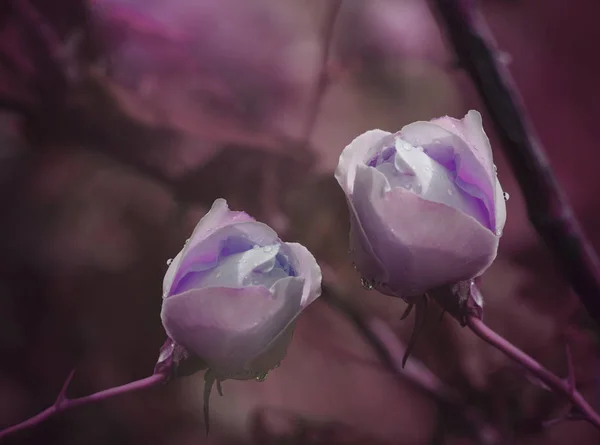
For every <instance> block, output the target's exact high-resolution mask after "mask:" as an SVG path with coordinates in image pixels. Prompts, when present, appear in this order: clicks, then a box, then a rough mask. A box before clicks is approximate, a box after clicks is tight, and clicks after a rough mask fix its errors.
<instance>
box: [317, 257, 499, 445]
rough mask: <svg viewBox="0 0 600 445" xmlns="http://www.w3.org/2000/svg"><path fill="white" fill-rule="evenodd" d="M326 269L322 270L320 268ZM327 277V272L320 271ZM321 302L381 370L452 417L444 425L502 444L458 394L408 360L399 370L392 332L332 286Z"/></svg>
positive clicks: (488, 444)
mask: <svg viewBox="0 0 600 445" xmlns="http://www.w3.org/2000/svg"><path fill="white" fill-rule="evenodd" d="M324 269H326V268H324ZM324 272H325V273H327V270H324ZM321 298H323V300H324V301H325V302H326V303H327V304H329V305H330V306H331V307H333V308H335V309H337V310H338V311H339V312H340V313H341V314H342V315H344V316H345V317H346V318H347V319H348V320H349V321H350V322H351V323H352V325H353V326H354V327H355V328H356V330H357V331H358V332H359V333H360V334H361V335H362V337H363V338H364V340H365V341H366V342H367V343H368V344H369V345H370V346H371V347H372V348H373V350H374V351H375V354H376V355H377V357H378V358H379V360H381V363H382V364H383V365H384V366H385V368H386V369H387V370H388V371H389V372H390V373H392V374H393V375H395V376H397V377H398V378H400V379H402V380H405V381H409V382H410V383H411V384H412V385H414V386H415V387H416V388H417V389H419V390H420V391H421V392H423V393H424V394H425V395H427V396H429V397H431V398H432V399H433V400H435V402H436V403H437V404H438V405H439V406H440V408H441V409H442V410H443V412H444V413H445V414H450V415H452V417H453V422H448V424H455V425H456V424H460V425H463V426H464V427H465V428H466V429H467V430H468V431H469V432H470V434H471V436H472V437H473V438H474V439H475V440H477V441H478V443H480V444H482V445H498V444H500V443H505V442H504V441H503V439H502V437H501V434H500V432H499V431H498V430H497V429H496V428H495V427H494V426H493V425H491V424H490V423H489V422H487V421H486V420H485V419H483V418H482V416H481V414H480V413H479V412H478V411H477V410H476V409H475V408H473V407H471V406H468V405H467V403H466V402H465V401H464V400H463V399H462V397H461V395H460V393H459V392H458V391H456V390H454V389H452V388H448V387H447V386H446V385H445V384H444V383H443V382H441V381H440V380H439V379H438V378H437V377H436V376H435V375H434V374H433V373H432V372H431V371H430V370H429V369H427V367H426V366H425V365H424V364H423V363H421V362H419V361H418V360H416V359H414V358H412V359H411V360H410V361H409V362H408V363H407V364H406V367H405V368H402V356H403V354H404V350H405V347H404V345H402V343H401V342H400V340H399V339H398V337H397V336H396V334H395V333H394V332H393V331H392V329H391V328H390V327H389V326H388V325H387V324H386V323H385V322H383V321H382V320H378V319H375V318H371V319H370V320H367V319H365V318H364V317H363V315H362V314H361V313H360V312H359V311H358V310H357V309H356V308H354V307H353V305H352V304H351V303H349V302H347V301H346V300H345V299H344V298H343V297H342V296H341V295H340V291H339V290H338V289H336V286H335V285H332V284H327V283H324V284H323V295H322V297H321Z"/></svg>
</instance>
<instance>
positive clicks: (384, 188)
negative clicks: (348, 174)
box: [353, 166, 498, 297]
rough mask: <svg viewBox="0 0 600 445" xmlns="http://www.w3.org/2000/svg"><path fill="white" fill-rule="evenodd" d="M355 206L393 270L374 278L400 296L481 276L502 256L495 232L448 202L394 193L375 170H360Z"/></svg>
mask: <svg viewBox="0 0 600 445" xmlns="http://www.w3.org/2000/svg"><path fill="white" fill-rule="evenodd" d="M353 202H354V204H355V206H356V212H357V215H358V218H359V220H360V222H361V224H362V226H363V228H364V230H365V232H366V233H367V234H368V235H369V239H370V243H371V246H372V247H373V250H374V251H375V253H376V255H377V256H378V257H379V258H380V259H381V260H382V263H383V264H385V265H386V267H388V268H390V270H389V271H388V272H387V274H386V276H383V277H368V278H372V279H375V280H381V281H382V282H383V283H384V284H386V285H387V286H388V287H389V288H390V289H391V290H392V291H393V292H394V293H395V294H397V295H399V296H403V297H410V296H416V295H420V294H422V293H424V292H426V291H427V290H429V289H431V288H433V287H436V286H440V285H444V284H449V283H456V282H458V281H462V280H466V279H470V278H472V277H474V276H478V275H480V274H481V273H483V271H484V270H485V269H486V268H487V267H489V265H490V264H491V263H492V261H493V260H494V258H495V256H496V250H497V247H498V237H497V236H496V235H495V234H494V233H492V232H491V231H490V230H489V229H487V228H485V227H483V226H482V225H481V224H480V223H478V222H477V221H476V220H475V219H473V218H471V217H470V216H467V215H465V214H463V213H461V212H459V211H457V210H455V209H453V208H451V207H448V206H446V205H445V204H439V203H434V202H430V201H426V200H424V199H422V198H420V197H419V196H417V195H416V194H414V193H412V192H410V191H407V190H404V189H402V188H394V189H392V190H389V187H388V184H387V181H386V179H385V177H384V176H383V175H382V174H381V173H380V172H378V171H377V170H375V169H373V168H368V167H367V166H359V167H358V168H357V171H356V182H355V186H354V197H353ZM359 261H360V262H364V261H368V259H367V260H363V259H358V258H357V262H359ZM359 268H360V266H359ZM363 273H364V271H363Z"/></svg>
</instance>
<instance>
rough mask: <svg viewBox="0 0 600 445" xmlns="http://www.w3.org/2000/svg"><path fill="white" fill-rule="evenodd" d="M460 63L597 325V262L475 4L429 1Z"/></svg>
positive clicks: (544, 233)
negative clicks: (473, 85)
mask: <svg viewBox="0 0 600 445" xmlns="http://www.w3.org/2000/svg"><path fill="white" fill-rule="evenodd" d="M430 1H431V5H432V8H433V10H434V11H436V12H437V13H438V17H439V21H440V23H441V25H442V26H443V27H444V28H445V31H446V33H447V35H448V37H449V39H450V42H451V44H452V46H453V48H454V51H455V53H456V55H457V56H458V58H459V63H460V66H461V67H462V68H464V69H465V70H466V71H467V73H468V74H469V76H470V77H471V80H472V82H473V83H474V84H475V87H476V88H477V90H478V92H479V94H480V96H481V98H482V99H483V103H484V104H485V106H486V108H487V110H488V112H489V114H490V116H491V118H492V121H493V122H494V124H495V127H496V131H497V134H498V136H499V138H500V140H501V142H502V145H503V147H504V151H505V153H506V156H507V158H508V160H509V162H510V164H511V166H512V169H513V171H514V174H515V176H516V178H517V181H518V182H519V185H520V187H521V190H522V192H523V196H524V198H525V203H526V206H527V213H528V216H529V220H530V221H531V223H532V225H533V226H534V228H535V229H536V230H537V232H538V234H539V235H540V236H541V237H542V239H543V240H544V241H545V243H546V244H547V245H548V247H549V248H550V250H551V251H552V252H553V254H554V256H555V257H556V259H557V260H558V262H559V263H560V264H561V266H562V269H563V271H564V273H565V275H566V277H567V279H568V280H569V281H570V283H571V286H572V287H573V289H574V290H575V292H576V293H577V294H578V295H579V298H580V299H581V302H582V303H583V305H584V306H585V308H586V309H587V311H588V313H589V315H590V316H591V317H592V318H593V319H594V320H595V321H596V323H599V324H600V262H599V261H598V256H597V255H596V253H595V252H594V249H593V247H592V246H591V244H590V243H589V242H588V240H587V239H586V237H585V235H584V233H583V231H582V229H581V227H580V226H579V223H578V222H577V219H576V218H575V215H574V213H573V210H572V209H571V207H570V205H569V203H568V201H567V198H566V195H565V193H564V192H563V190H562V189H561V187H560V185H559V184H558V181H557V180H556V178H555V177H554V175H553V173H552V169H551V168H550V165H549V163H548V159H547V158H546V155H545V153H544V149H543V147H542V144H541V143H540V141H539V140H538V137H537V135H536V134H535V131H534V130H533V128H532V126H531V124H530V123H529V118H528V116H527V113H526V111H525V109H524V107H523V105H522V100H521V97H520V94H519V92H518V90H517V87H516V85H515V83H514V81H513V79H512V77H511V75H510V73H509V71H508V69H507V68H506V66H505V65H504V63H502V62H501V61H500V60H499V59H498V57H497V54H498V51H497V49H496V45H495V42H494V39H493V36H492V34H491V31H490V29H489V27H488V26H487V24H486V23H485V20H484V18H483V16H482V14H481V13H480V12H479V11H478V10H477V8H476V7H475V5H474V1H472V0H469V1H466V0H462V1H461V0H430Z"/></svg>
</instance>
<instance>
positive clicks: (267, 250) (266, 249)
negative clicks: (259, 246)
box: [263, 246, 273, 253]
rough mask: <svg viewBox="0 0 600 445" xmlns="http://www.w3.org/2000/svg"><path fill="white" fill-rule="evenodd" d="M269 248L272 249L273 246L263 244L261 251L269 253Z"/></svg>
mask: <svg viewBox="0 0 600 445" xmlns="http://www.w3.org/2000/svg"><path fill="white" fill-rule="evenodd" d="M271 250H273V246H265V247H263V252H265V253H269V252H270V251H271Z"/></svg>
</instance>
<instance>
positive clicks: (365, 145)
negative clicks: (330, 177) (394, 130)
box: [335, 130, 391, 194]
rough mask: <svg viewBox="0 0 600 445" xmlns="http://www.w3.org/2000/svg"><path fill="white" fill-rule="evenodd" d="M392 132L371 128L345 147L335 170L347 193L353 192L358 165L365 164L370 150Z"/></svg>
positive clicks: (336, 177)
mask: <svg viewBox="0 0 600 445" xmlns="http://www.w3.org/2000/svg"><path fill="white" fill-rule="evenodd" d="M390 134H391V133H389V132H387V131H383V130H370V131H367V132H366V133H363V134H361V135H360V136H358V137H357V138H356V139H354V140H353V141H352V142H351V143H350V144H349V145H347V146H346V148H344V150H343V151H342V154H341V155H340V160H339V162H338V166H337V169H336V170H335V179H337V181H338V183H339V184H340V186H341V187H342V189H343V190H344V191H345V192H346V194H352V189H353V187H354V176H355V174H356V173H355V171H356V166H357V165H359V164H364V163H365V162H366V161H367V159H366V157H367V155H368V153H369V150H370V149H371V148H372V147H373V146H374V145H375V144H377V143H378V142H379V141H381V139H383V138H384V137H386V136H389V135H390Z"/></svg>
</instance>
